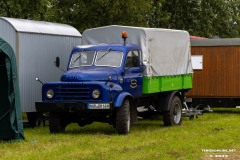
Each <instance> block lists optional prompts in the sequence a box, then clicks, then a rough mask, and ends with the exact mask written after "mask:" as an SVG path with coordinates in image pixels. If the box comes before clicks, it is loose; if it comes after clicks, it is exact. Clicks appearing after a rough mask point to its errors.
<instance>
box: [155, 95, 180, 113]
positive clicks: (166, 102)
mask: <svg viewBox="0 0 240 160" xmlns="http://www.w3.org/2000/svg"><path fill="white" fill-rule="evenodd" d="M175 95H178V96H179V98H180V99H181V101H183V98H182V96H181V93H180V92H179V91H173V92H165V93H163V94H161V97H160V101H159V103H160V104H159V106H160V108H158V109H159V110H161V111H168V110H170V103H171V101H172V98H173V97H174V96H175Z"/></svg>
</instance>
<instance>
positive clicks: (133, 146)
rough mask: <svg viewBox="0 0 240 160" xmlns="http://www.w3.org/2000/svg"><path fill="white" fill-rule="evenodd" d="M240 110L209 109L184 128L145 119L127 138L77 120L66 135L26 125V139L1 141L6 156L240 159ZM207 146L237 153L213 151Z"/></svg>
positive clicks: (9, 159) (8, 159) (22, 159)
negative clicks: (228, 111)
mask: <svg viewBox="0 0 240 160" xmlns="http://www.w3.org/2000/svg"><path fill="white" fill-rule="evenodd" d="M239 110H240V109H238V111H234V112H231V113H224V112H222V111H221V112H219V111H216V112H214V113H207V114H204V115H203V116H199V118H198V119H194V120H193V121H190V120H189V119H188V118H187V117H185V118H183V123H182V126H179V127H164V126H163V122H162V121H160V120H156V119H155V120H141V121H140V123H139V124H138V125H134V126H132V128H131V132H130V133H129V134H128V135H126V136H122V135H117V134H116V132H115V130H114V128H113V127H112V126H110V125H108V124H104V123H93V124H91V125H88V126H85V127H79V126H78V125H77V124H71V125H69V126H68V127H67V128H66V132H65V133H63V134H56V135H52V134H50V133H49V131H48V127H36V128H34V129H31V128H25V130H24V133H25V137H26V140H25V141H22V142H0V155H1V156H0V159H4V160H32V159H34V160H38V159H45V160H47V159H58V160H65V159H69V160H75V159H76V160H81V159H82V160H85V159H86V160H97V159H99V160H126V159H127V160H142V159H143V160H155V159H156V160H158V159H163V160H174V159H179V160H196V159H204V160H205V159H206V160H209V159H211V156H228V157H227V158H226V157H225V158H226V159H240V143H239V142H240V135H239V133H240V132H239V131H240V125H239V121H240V111H239ZM203 149H205V151H203ZM207 149H208V150H209V149H215V150H216V149H221V150H222V149H234V151H233V152H219V153H213V152H210V153H208V152H206V150H207ZM212 159H214V158H212ZM217 159H223V158H217Z"/></svg>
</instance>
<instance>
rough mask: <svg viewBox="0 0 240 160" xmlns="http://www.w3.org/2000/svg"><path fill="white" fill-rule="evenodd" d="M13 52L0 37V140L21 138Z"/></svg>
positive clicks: (17, 88)
mask: <svg viewBox="0 0 240 160" xmlns="http://www.w3.org/2000/svg"><path fill="white" fill-rule="evenodd" d="M18 83H19V82H18V76H17V65H16V58H15V53H14V51H13V49H12V47H11V46H10V45H9V44H8V43H7V42H6V41H4V40H3V39H1V38H0V140H23V139H24V135H23V123H22V112H21V106H20V95H19V84H18Z"/></svg>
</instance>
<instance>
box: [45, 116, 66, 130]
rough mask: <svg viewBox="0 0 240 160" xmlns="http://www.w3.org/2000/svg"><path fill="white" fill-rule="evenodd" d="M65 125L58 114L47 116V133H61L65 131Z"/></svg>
mask: <svg viewBox="0 0 240 160" xmlns="http://www.w3.org/2000/svg"><path fill="white" fill-rule="evenodd" d="M65 127H66V125H65V124H64V123H63V119H62V118H61V115H60V113H52V112H51V113H50V114H49V131H50V133H61V132H64V131H65Z"/></svg>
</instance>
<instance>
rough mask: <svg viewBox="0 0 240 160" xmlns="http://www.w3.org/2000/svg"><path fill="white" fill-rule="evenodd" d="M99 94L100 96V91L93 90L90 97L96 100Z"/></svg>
mask: <svg viewBox="0 0 240 160" xmlns="http://www.w3.org/2000/svg"><path fill="white" fill-rule="evenodd" d="M100 94H101V93H100V91H99V90H97V89H95V90H94V91H93V92H92V97H93V98H95V99H97V98H99V97H100Z"/></svg>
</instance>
